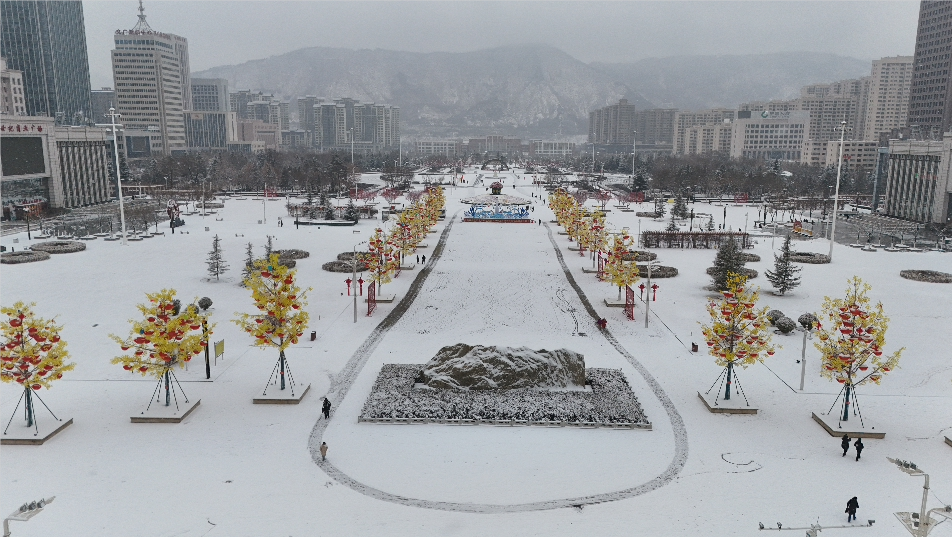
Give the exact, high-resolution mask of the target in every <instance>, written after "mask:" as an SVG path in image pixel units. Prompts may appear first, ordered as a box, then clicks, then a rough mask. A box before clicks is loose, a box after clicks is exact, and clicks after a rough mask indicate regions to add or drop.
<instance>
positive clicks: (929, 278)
mask: <svg viewBox="0 0 952 537" xmlns="http://www.w3.org/2000/svg"><path fill="white" fill-rule="evenodd" d="M4 255H6V254H4ZM899 275H900V276H902V277H903V278H905V279H907V280H915V281H917V282H929V283H952V274H949V273H948V272H939V271H937V270H901V271H899Z"/></svg>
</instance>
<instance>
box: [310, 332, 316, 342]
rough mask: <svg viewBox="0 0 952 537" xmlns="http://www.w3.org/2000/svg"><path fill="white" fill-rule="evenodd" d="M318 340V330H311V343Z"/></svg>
mask: <svg viewBox="0 0 952 537" xmlns="http://www.w3.org/2000/svg"><path fill="white" fill-rule="evenodd" d="M315 339H317V330H311V341H314V340H315Z"/></svg>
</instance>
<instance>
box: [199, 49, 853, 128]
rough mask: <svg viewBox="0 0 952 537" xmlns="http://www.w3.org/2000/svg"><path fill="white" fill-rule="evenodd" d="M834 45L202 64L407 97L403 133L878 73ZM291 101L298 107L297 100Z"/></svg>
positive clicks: (552, 121) (267, 83)
mask: <svg viewBox="0 0 952 537" xmlns="http://www.w3.org/2000/svg"><path fill="white" fill-rule="evenodd" d="M869 68H870V64H869V62H868V61H862V60H858V59H855V58H849V57H843V56H836V55H833V54H825V53H810V52H807V53H778V54H762V55H724V56H677V57H671V58H647V59H643V60H639V61H636V62H632V63H612V64H608V63H592V64H586V63H584V62H582V61H579V60H578V59H576V58H573V57H572V56H570V55H568V54H566V53H565V52H563V51H561V50H559V49H557V48H555V47H552V46H548V45H534V44H529V45H512V46H504V47H498V48H491V49H485V50H479V51H474V52H458V53H449V52H437V53H418V52H400V51H392V50H381V49H374V50H367V49H365V50H350V49H340V48H326V47H313V48H306V49H300V50H296V51H292V52H289V53H286V54H281V55H278V56H272V57H269V58H264V59H259V60H252V61H248V62H245V63H242V64H239V65H227V66H220V67H214V68H211V69H207V70H204V71H200V72H196V73H193V76H196V77H220V78H226V79H228V81H229V85H230V88H231V89H232V90H234V89H238V88H241V89H253V90H261V91H264V92H267V93H273V94H275V95H276V96H278V97H280V98H285V99H293V98H295V97H300V96H304V95H317V96H322V97H325V98H328V99H334V98H338V97H352V98H355V99H359V100H361V101H372V102H378V103H387V104H392V105H396V106H400V108H401V120H402V129H403V133H404V135H405V136H410V137H413V136H415V135H416V136H419V135H428V136H478V135H485V134H491V133H499V134H507V135H518V136H523V137H545V138H558V137H560V136H561V137H567V136H573V135H574V136H577V135H584V134H585V133H586V131H587V129H588V113H589V111H591V110H593V109H595V108H598V107H600V106H605V105H607V104H610V103H613V102H617V100H618V99H620V98H627V99H628V100H629V101H630V102H632V103H633V104H635V105H636V106H637V107H638V108H639V109H641V108H651V107H654V106H661V105H665V106H674V107H677V108H681V109H700V108H709V107H714V106H736V105H737V104H739V103H741V102H745V101H750V100H765V99H775V98H791V97H794V96H796V95H797V94H798V92H799V88H800V87H801V86H803V85H806V84H811V83H820V82H830V81H834V80H841V79H845V78H853V77H858V76H864V75H866V74H869ZM292 108H293V106H292Z"/></svg>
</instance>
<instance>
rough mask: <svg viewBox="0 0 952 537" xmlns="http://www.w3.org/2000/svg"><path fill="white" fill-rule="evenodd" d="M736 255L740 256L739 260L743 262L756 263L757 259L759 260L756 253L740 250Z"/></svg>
mask: <svg viewBox="0 0 952 537" xmlns="http://www.w3.org/2000/svg"><path fill="white" fill-rule="evenodd" d="M737 255H738V256H740V259H741V261H743V262H744V263H756V262H757V261H760V256H759V255H757V254H748V253H747V252H740V253H739V254H737Z"/></svg>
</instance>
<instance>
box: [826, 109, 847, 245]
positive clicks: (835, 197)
mask: <svg viewBox="0 0 952 537" xmlns="http://www.w3.org/2000/svg"><path fill="white" fill-rule="evenodd" d="M845 139H846V121H845V120H844V121H841V122H840V156H839V159H838V160H837V164H836V192H835V193H834V194H833V226H832V228H831V229H830V254H829V256H830V262H831V263H832V262H833V243H834V242H836V207H837V205H838V203H837V202H838V201H839V199H840V175H842V173H843V142H844V140H845Z"/></svg>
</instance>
